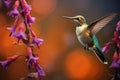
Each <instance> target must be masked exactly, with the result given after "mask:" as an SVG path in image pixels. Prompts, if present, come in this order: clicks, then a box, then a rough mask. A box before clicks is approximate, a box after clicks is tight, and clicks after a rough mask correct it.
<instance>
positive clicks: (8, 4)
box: [4, 0, 12, 8]
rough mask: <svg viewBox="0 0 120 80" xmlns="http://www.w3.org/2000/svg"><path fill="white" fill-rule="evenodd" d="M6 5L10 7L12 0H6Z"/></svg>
mask: <svg viewBox="0 0 120 80" xmlns="http://www.w3.org/2000/svg"><path fill="white" fill-rule="evenodd" d="M4 3H5V6H6V7H7V8H9V7H10V6H11V3H12V0H4Z"/></svg>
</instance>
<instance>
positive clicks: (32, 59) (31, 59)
mask: <svg viewBox="0 0 120 80" xmlns="http://www.w3.org/2000/svg"><path fill="white" fill-rule="evenodd" d="M38 59H39V57H38V56H36V55H34V56H33V54H29V55H28V61H27V65H28V66H31V65H33V64H35V63H36V62H37V60H38Z"/></svg>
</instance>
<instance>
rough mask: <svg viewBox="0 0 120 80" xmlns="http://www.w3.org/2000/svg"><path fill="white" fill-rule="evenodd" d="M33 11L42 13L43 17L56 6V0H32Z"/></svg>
mask: <svg viewBox="0 0 120 80" xmlns="http://www.w3.org/2000/svg"><path fill="white" fill-rule="evenodd" d="M31 3H32V8H33V11H34V12H36V13H37V14H39V15H41V18H43V17H46V16H47V15H49V14H50V13H51V12H53V11H54V10H55V8H56V0H32V2H31Z"/></svg>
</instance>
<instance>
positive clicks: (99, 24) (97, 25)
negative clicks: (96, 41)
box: [88, 13, 117, 35]
mask: <svg viewBox="0 0 120 80" xmlns="http://www.w3.org/2000/svg"><path fill="white" fill-rule="evenodd" d="M116 15H117V14H116V13H112V14H109V15H107V16H105V17H102V18H100V19H98V20H96V21H95V22H93V23H91V24H90V25H89V26H88V29H89V30H90V31H91V33H92V34H94V35H95V34H96V33H97V32H99V31H100V30H101V29H102V28H103V27H104V26H105V25H106V24H108V23H109V22H110V21H111V20H112V19H113V18H114V17H115V16H116Z"/></svg>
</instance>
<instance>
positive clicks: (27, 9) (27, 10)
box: [22, 0, 32, 15]
mask: <svg viewBox="0 0 120 80" xmlns="http://www.w3.org/2000/svg"><path fill="white" fill-rule="evenodd" d="M22 6H23V9H22V12H24V14H25V15H28V14H30V11H31V10H32V8H31V5H28V4H27V2H26V0H22Z"/></svg>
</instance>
